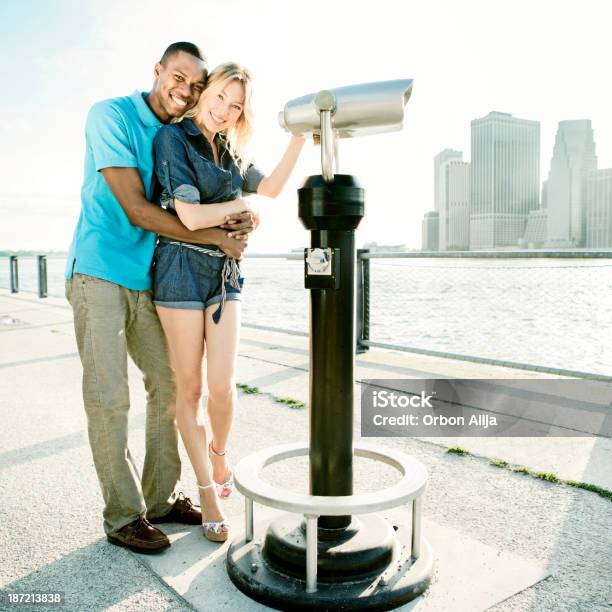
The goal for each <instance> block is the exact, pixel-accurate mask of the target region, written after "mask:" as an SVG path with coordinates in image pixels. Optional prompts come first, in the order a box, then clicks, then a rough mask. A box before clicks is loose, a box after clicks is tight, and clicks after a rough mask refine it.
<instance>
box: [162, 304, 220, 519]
mask: <svg viewBox="0 0 612 612" xmlns="http://www.w3.org/2000/svg"><path fill="white" fill-rule="evenodd" d="M157 313H158V315H159V320H160V321H161V324H162V327H163V328H164V333H165V334H166V339H167V341H168V348H169V352H170V363H171V365H172V369H173V370H174V377H175V382H176V424H177V426H178V429H179V431H180V432H181V438H182V440H183V444H184V445H185V449H186V451H187V454H188V455H189V460H190V461H191V465H192V466H193V471H194V472H195V475H196V478H197V481H198V484H199V485H202V486H205V485H208V484H210V472H209V469H208V451H207V440H206V429H205V428H204V418H203V414H202V411H201V409H200V400H201V397H202V360H203V357H204V313H203V312H202V311H201V310H187V309H182V308H164V307H161V306H157ZM200 503H201V507H202V520H203V521H205V522H208V521H220V520H221V519H222V518H223V515H222V513H221V510H220V508H219V502H218V499H217V496H216V492H215V489H214V487H210V488H208V489H204V490H202V489H200Z"/></svg>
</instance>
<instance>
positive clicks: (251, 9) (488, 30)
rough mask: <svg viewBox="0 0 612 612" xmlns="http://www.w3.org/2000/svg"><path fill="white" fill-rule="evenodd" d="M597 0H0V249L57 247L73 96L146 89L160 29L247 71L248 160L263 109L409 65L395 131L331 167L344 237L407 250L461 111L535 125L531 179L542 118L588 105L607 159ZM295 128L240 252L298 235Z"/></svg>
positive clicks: (606, 161) (78, 157) (606, 46)
mask: <svg viewBox="0 0 612 612" xmlns="http://www.w3.org/2000/svg"><path fill="white" fill-rule="evenodd" d="M611 19H612V6H610V2H609V1H608V0H580V1H567V0H560V1H553V0H515V1H514V2H512V3H509V2H507V1H505V2H500V1H498V0H486V1H485V0H464V2H461V3H459V2H454V1H452V0H423V1H404V2H399V1H397V0H396V1H391V0H378V1H377V2H359V1H343V0H340V1H335V2H330V1H329V0H327V1H320V0H310V1H309V2H308V3H305V2H299V3H298V2H292V3H287V2H276V1H266V0H263V1H262V0H258V1H257V2H248V1H243V0H222V1H216V0H215V1H201V0H199V1H198V0H182V1H181V2H176V3H173V2H169V1H168V0H166V2H159V1H157V0H147V1H145V0H142V1H140V0H130V1H129V2H126V1H119V0H103V1H98V0H89V1H88V2H82V1H76V0H53V1H48V0H21V1H20V2H16V1H13V2H11V1H8V0H4V1H3V2H0V41H1V42H0V45H1V47H2V53H0V68H1V73H2V82H3V86H2V88H1V94H0V142H1V143H2V147H1V148H0V177H1V179H2V180H1V181H0V219H1V221H0V250H5V249H15V250H16V249H34V250H35V249H41V250H43V249H44V250H67V249H68V246H69V244H70V240H71V238H72V233H73V230H74V226H75V224H76V221H77V218H78V214H79V209H80V201H79V190H80V185H81V181H82V167H83V156H84V135H83V126H84V120H85V116H86V114H87V111H88V109H89V107H90V106H91V105H92V104H93V103H94V102H96V101H97V100H101V99H104V98H109V97H115V96H121V95H129V94H130V93H132V92H133V91H134V90H135V89H139V90H141V91H148V89H149V88H150V86H151V84H152V81H153V67H154V65H155V63H156V61H157V60H158V59H159V57H160V56H161V53H162V52H163V50H164V49H165V47H166V46H167V45H168V44H170V43H171V42H174V41H177V40H189V41H192V42H195V43H197V44H198V45H199V46H200V47H201V48H202V49H203V51H204V53H205V54H206V55H207V57H208V60H209V64H210V65H211V66H215V65H217V64H219V63H221V62H225V61H238V62H240V63H242V64H244V65H245V66H247V67H248V68H249V69H250V70H251V71H252V73H253V77H254V96H255V98H254V107H255V117H256V130H257V131H256V134H255V137H254V141H253V147H252V148H253V151H254V153H255V161H256V163H257V165H258V166H259V167H260V168H261V169H262V170H264V171H269V170H271V169H272V168H273V167H274V165H275V164H276V162H277V161H278V159H279V158H280V156H281V155H282V152H283V150H284V147H285V146H286V144H287V142H288V139H289V137H288V135H287V134H286V133H285V132H283V131H282V129H281V128H280V127H279V126H278V121H277V115H278V112H279V111H280V110H281V109H282V107H283V105H284V103H285V102H286V101H288V100H290V99H292V98H295V97H298V96H301V95H305V94H308V93H312V92H316V91H319V90H321V89H327V88H333V87H340V86H343V85H351V84H357V83H366V82H371V81H382V80H388V79H403V78H410V79H414V87H413V94H412V97H411V99H410V101H409V102H408V105H407V106H406V110H405V121H404V129H403V130H402V131H401V132H395V133H390V134H384V135H376V136H367V137H363V138H355V139H350V140H342V141H341V142H340V150H339V159H340V171H341V172H342V173H344V174H353V175H356V176H357V177H358V179H359V181H360V183H361V184H362V185H363V186H364V187H365V188H366V215H365V217H364V219H363V221H362V222H361V225H360V227H359V229H358V231H357V243H358V245H362V244H363V243H365V242H371V241H376V242H378V243H379V244H395V245H399V244H404V245H406V246H408V247H409V248H419V247H420V244H421V221H422V218H423V215H424V213H425V212H427V211H428V210H432V209H433V158H434V156H435V155H436V154H437V153H438V152H439V151H441V150H442V149H445V148H452V149H458V150H461V151H463V152H464V159H465V160H467V161H469V159H470V150H469V149H470V121H471V120H472V119H475V118H478V117H482V116H484V115H486V114H488V113H489V112H491V111H502V112H508V113H511V114H513V115H514V116H516V117H520V118H524V119H532V120H537V121H539V122H540V124H541V166H540V177H541V179H545V178H546V176H547V175H548V171H549V166H550V158H551V155H552V149H553V145H554V138H555V133H556V130H557V125H558V122H559V121H561V120H567V119H591V121H592V125H593V129H594V134H595V143H596V148H597V155H598V159H599V167H600V168H606V167H612V82H611V80H610V78H609V74H610V57H611V51H612V44H611V43H610V39H609V24H610V22H611ZM319 155H320V152H319V149H318V148H316V147H315V146H314V145H313V144H312V142H307V144H306V146H305V148H304V152H303V154H302V156H301V158H300V160H299V162H298V165H297V166H296V169H295V171H294V173H293V175H292V177H291V179H290V181H289V183H288V185H287V187H286V188H285V191H284V192H283V194H282V195H281V196H279V197H278V198H277V199H276V200H266V199H264V198H258V199H257V200H258V201H257V203H256V206H257V207H258V209H259V210H260V212H261V216H262V225H261V227H260V228H259V229H258V230H257V232H255V233H254V235H253V236H252V238H251V240H250V243H249V249H251V250H252V251H253V252H286V251H288V250H290V249H292V248H297V247H303V246H306V245H307V244H308V243H309V235H308V232H307V231H306V230H304V229H303V227H302V225H301V223H300V221H299V219H298V217H297V194H296V189H297V188H298V187H299V185H300V183H301V182H302V181H303V180H304V178H305V177H306V176H308V175H311V174H319V173H320V172H321V170H320V161H319Z"/></svg>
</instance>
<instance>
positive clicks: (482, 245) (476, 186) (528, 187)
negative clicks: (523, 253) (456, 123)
mask: <svg viewBox="0 0 612 612" xmlns="http://www.w3.org/2000/svg"><path fill="white" fill-rule="evenodd" d="M470 175H471V180H470V207H471V208H470V249H487V248H496V247H504V246H516V245H517V244H518V242H519V239H520V238H522V236H523V234H524V232H525V225H526V222H527V216H528V215H529V212H530V211H531V210H535V209H537V208H539V199H540V198H539V195H540V123H539V122H538V121H529V120H527V119H518V118H516V117H513V116H512V115H510V114H509V113H498V112H492V113H489V114H488V115H487V116H486V117H482V118H481V119H474V120H473V121H472V163H471V172H470Z"/></svg>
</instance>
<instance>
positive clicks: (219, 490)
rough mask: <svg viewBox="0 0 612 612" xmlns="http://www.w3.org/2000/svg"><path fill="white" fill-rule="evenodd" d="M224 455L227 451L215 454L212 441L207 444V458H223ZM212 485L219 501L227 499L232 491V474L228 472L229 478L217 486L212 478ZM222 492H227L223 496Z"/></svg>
mask: <svg viewBox="0 0 612 612" xmlns="http://www.w3.org/2000/svg"><path fill="white" fill-rule="evenodd" d="M225 453H227V450H224V451H223V452H222V453H219V452H217V451H216V450H215V449H214V448H213V445H212V440H211V441H210V442H209V443H208V456H209V457H211V455H215V456H216V457H224V456H225ZM211 459H212V458H211ZM211 466H212V461H211ZM213 483H214V485H215V490H216V491H217V495H218V496H219V497H220V498H221V499H225V498H227V497H229V496H230V495H231V494H232V491H233V490H234V472H233V471H230V476H229V478H228V479H227V480H226V481H225V482H224V483H221V484H219V483H218V482H216V481H215V479H214V478H213ZM224 491H227V492H226V493H225V494H224Z"/></svg>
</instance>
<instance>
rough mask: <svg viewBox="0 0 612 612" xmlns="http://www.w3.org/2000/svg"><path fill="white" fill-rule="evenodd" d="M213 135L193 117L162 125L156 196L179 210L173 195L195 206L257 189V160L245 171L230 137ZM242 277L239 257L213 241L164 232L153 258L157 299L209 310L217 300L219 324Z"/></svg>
mask: <svg viewBox="0 0 612 612" xmlns="http://www.w3.org/2000/svg"><path fill="white" fill-rule="evenodd" d="M215 143H216V145H217V151H218V154H219V164H220V167H219V166H216V165H215V162H214V156H213V151H212V147H211V145H210V143H209V142H208V139H207V138H206V137H205V136H204V135H203V134H202V132H200V130H199V129H198V128H197V127H196V125H195V124H194V123H193V121H192V120H191V119H183V121H181V122H180V123H174V124H171V125H164V126H162V127H161V128H160V129H159V131H158V132H157V135H156V137H155V140H154V142H153V149H154V153H155V174H156V178H157V184H156V187H155V191H154V201H155V202H157V204H159V205H160V206H162V207H164V208H166V209H167V210H168V211H169V212H171V213H173V214H175V215H176V211H175V209H174V201H173V200H174V198H177V199H178V200H181V201H182V202H186V203H188V204H193V205H194V206H199V205H206V204H216V203H221V202H228V201H230V200H236V199H237V198H240V197H241V196H242V194H243V192H249V193H255V192H256V191H257V187H258V185H259V183H260V182H261V180H262V179H263V178H264V177H263V174H262V173H261V172H259V170H257V168H255V166H253V165H252V164H251V165H250V166H249V168H248V169H247V171H246V173H245V174H244V176H243V175H241V174H240V171H239V169H238V166H237V165H236V163H235V161H234V158H233V157H232V155H231V153H230V151H229V150H228V148H227V146H226V143H225V139H224V138H223V137H222V136H220V135H217V136H216V140H215ZM242 284H243V278H242V277H241V275H240V267H239V265H238V262H237V261H236V260H235V259H233V258H231V257H229V256H227V255H225V254H224V253H223V251H221V250H220V249H219V248H218V247H216V246H214V245H196V244H190V243H186V242H179V241H176V240H172V239H171V238H166V237H164V236H160V237H159V243H158V245H157V247H156V249H155V254H154V257H153V302H154V303H155V304H158V305H160V306H165V307H167V308H187V309H195V310H204V309H206V308H208V307H209V306H211V305H213V304H217V303H218V304H219V308H218V309H217V310H216V311H215V313H214V315H213V320H214V322H215V323H218V322H219V320H220V317H221V313H222V311H223V305H224V303H225V301H226V300H239V299H240V289H241V288H242Z"/></svg>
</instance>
